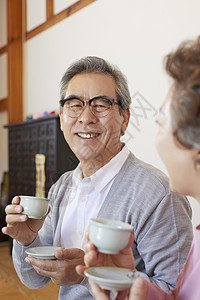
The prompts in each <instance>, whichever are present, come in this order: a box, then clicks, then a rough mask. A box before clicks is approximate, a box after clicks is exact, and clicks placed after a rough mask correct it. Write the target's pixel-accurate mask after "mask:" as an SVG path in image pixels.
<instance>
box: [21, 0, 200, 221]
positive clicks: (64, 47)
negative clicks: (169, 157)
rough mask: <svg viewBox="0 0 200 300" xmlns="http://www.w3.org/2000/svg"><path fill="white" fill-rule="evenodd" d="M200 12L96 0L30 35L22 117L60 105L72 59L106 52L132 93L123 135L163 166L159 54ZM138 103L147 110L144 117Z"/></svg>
mask: <svg viewBox="0 0 200 300" xmlns="http://www.w3.org/2000/svg"><path fill="white" fill-rule="evenodd" d="M60 3H61V1H60ZM199 11H200V2H199V0H185V1H182V0H168V1H166V0H151V1H149V0H123V1H122V0H98V1H96V2H94V3H92V4H90V5H89V6H87V7H85V8H84V9H82V10H81V11H79V12H77V13H75V14H74V15H72V16H70V17H69V18H67V19H65V20H63V21H62V22H60V23H58V24H56V25H55V26H53V27H51V28H50V29H48V30H46V31H45V32H43V33H41V34H39V35H37V36H36V37H34V38H32V39H30V40H29V41H27V42H26V43H25V46H24V113H25V116H26V115H29V114H32V113H41V112H43V111H51V110H55V109H57V108H58V99H59V92H58V91H59V90H58V87H59V82H60V79H61V76H62V74H63V72H64V71H65V69H66V68H67V67H68V66H69V64H70V63H72V62H73V61H74V60H75V59H78V58H80V57H83V56H86V55H97V56H101V57H104V58H106V59H108V60H110V61H111V62H113V63H114V64H117V65H118V66H119V67H120V69H121V70H122V71H123V72H124V73H125V75H126V76H127V77H128V82H129V87H130V90H131V94H132V95H135V96H134V97H133V104H132V111H133V112H134V113H135V114H136V115H135V116H134V115H133V116H132V120H131V124H130V125H129V128H128V132H127V135H126V137H125V140H126V141H127V143H128V145H129V147H130V149H131V150H132V151H133V152H134V153H135V154H136V155H137V156H138V157H140V158H141V159H143V160H146V161H148V162H150V163H152V164H154V165H155V166H157V167H159V168H161V169H162V170H164V171H165V168H164V166H163V164H162V163H161V161H160V159H159V157H158V155H157V153H156V150H155V146H154V138H155V133H156V126H155V118H156V116H155V112H156V111H157V110H158V109H159V106H160V105H161V102H162V100H163V98H164V97H165V95H166V92H167V90H168V87H169V79H168V78H167V76H166V75H165V73H164V71H163V68H162V59H163V56H164V55H165V54H167V53H168V52H169V51H171V50H172V49H173V48H175V47H176V46H177V45H178V44H179V43H180V41H182V40H183V39H186V38H193V37H196V36H197V35H198V34H199V28H200V17H199ZM34 15H35V16H37V9H36V8H35V11H34V8H32V16H34ZM30 26H31V25H30ZM146 101H147V102H146ZM139 103H140V104H142V106H143V107H145V108H148V109H150V111H148V112H147V111H146V112H147V115H146V116H145V115H144V114H142V110H141V107H140V108H138V105H139ZM148 103H150V105H152V107H150V106H149V104H148ZM194 212H195V218H194V223H195V224H196V219H197V218H198V213H199V211H198V210H197V209H196V207H195V209H194Z"/></svg>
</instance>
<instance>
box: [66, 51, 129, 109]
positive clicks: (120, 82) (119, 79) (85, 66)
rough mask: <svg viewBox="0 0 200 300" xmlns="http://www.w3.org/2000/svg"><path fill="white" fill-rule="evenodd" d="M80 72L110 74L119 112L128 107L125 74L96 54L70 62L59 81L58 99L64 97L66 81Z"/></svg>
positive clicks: (127, 89)
mask: <svg viewBox="0 0 200 300" xmlns="http://www.w3.org/2000/svg"><path fill="white" fill-rule="evenodd" d="M81 73H102V74H106V75H110V76H112V77H113V79H114V80H115V82H116V85H117V88H116V95H117V99H116V100H118V101H119V102H120V105H119V108H120V114H122V113H123V111H124V110H125V109H127V108H129V107H130V105H131V95H130V92H129V88H128V83H127V79H126V76H125V75H124V74H123V73H122V72H121V71H120V70H119V68H118V67H117V66H115V65H112V64H111V63H109V62H108V61H106V60H104V59H103V58H100V57H96V56H86V57H83V58H81V59H79V60H77V61H75V62H74V63H72V64H71V65H70V66H69V68H68V69H67V70H66V72H65V73H64V74H63V76H62V79H61V82H60V97H61V98H60V99H64V98H65V93H66V89H67V85H68V82H69V81H70V79H72V78H73V77H74V76H75V75H77V74H81Z"/></svg>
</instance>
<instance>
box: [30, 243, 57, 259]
mask: <svg viewBox="0 0 200 300" xmlns="http://www.w3.org/2000/svg"><path fill="white" fill-rule="evenodd" d="M60 249H63V247H53V246H44V247H34V248H28V249H27V250H25V252H26V254H28V255H30V256H32V257H34V258H39V259H56V257H55V255H54V253H55V251H56V250H60Z"/></svg>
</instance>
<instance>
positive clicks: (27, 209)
mask: <svg viewBox="0 0 200 300" xmlns="http://www.w3.org/2000/svg"><path fill="white" fill-rule="evenodd" d="M19 198H20V205H21V206H22V207H23V212H22V214H25V215H27V216H28V217H29V218H32V219H41V218H42V217H43V216H45V215H46V213H47V211H48V208H49V199H47V198H40V197H34V196H19Z"/></svg>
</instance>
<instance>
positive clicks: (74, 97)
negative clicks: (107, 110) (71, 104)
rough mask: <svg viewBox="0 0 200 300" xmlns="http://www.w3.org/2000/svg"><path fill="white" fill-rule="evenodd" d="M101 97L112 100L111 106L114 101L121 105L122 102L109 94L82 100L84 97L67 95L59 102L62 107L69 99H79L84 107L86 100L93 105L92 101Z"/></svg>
mask: <svg viewBox="0 0 200 300" xmlns="http://www.w3.org/2000/svg"><path fill="white" fill-rule="evenodd" d="M99 98H101V99H105V100H108V101H109V102H110V105H111V106H112V105H113V103H116V104H118V105H120V102H119V101H118V100H116V99H114V98H110V97H107V96H95V97H93V98H91V99H89V100H82V99H80V98H78V97H76V96H69V97H67V98H65V99H61V100H59V104H60V106H61V107H63V106H64V105H65V103H66V102H67V101H70V100H79V101H81V102H82V103H83V107H84V106H85V103H86V102H88V104H89V106H91V103H92V101H93V100H96V99H99ZM120 106H121V105H120Z"/></svg>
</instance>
